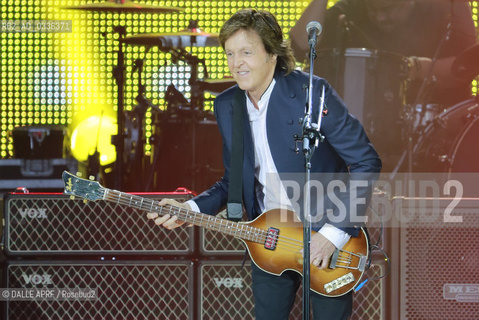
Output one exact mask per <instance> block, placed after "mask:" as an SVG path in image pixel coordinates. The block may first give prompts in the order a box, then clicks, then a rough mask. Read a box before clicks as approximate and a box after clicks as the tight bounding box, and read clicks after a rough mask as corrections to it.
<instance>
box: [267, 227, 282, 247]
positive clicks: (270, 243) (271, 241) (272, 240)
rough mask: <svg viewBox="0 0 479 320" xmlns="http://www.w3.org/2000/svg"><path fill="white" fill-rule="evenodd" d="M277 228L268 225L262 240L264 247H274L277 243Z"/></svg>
mask: <svg viewBox="0 0 479 320" xmlns="http://www.w3.org/2000/svg"><path fill="white" fill-rule="evenodd" d="M278 236H279V229H276V228H273V227H270V228H269V229H268V232H267V233H266V240H265V241H264V247H265V248H266V249H268V250H274V249H276V245H277V243H278Z"/></svg>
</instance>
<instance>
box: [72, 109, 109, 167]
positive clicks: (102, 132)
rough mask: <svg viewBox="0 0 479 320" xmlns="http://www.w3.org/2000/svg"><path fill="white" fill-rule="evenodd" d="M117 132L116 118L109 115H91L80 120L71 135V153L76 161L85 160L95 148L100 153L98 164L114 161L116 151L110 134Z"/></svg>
mask: <svg viewBox="0 0 479 320" xmlns="http://www.w3.org/2000/svg"><path fill="white" fill-rule="evenodd" d="M115 134H117V125H116V119H115V118H113V117H111V116H103V117H101V116H91V117H89V118H87V119H85V120H83V121H81V122H80V123H79V124H78V125H77V126H76V127H75V129H74V130H73V132H72V135H71V150H72V154H73V156H74V157H75V159H77V160H78V161H86V160H87V159H88V156H89V155H93V153H94V152H95V150H98V152H99V153H100V164H101V165H102V166H104V165H108V164H110V163H112V162H114V161H115V159H116V151H115V147H114V146H113V145H112V144H111V136H112V135H115Z"/></svg>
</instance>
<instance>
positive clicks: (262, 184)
mask: <svg viewBox="0 0 479 320" xmlns="http://www.w3.org/2000/svg"><path fill="white" fill-rule="evenodd" d="M275 83H276V81H275V80H274V79H273V81H272V82H271V84H270V85H269V87H268V89H266V91H265V92H264V93H263V95H262V96H261V99H260V100H259V101H258V103H257V105H258V109H256V108H255V106H254V104H253V102H252V101H251V100H250V98H249V97H248V94H247V93H246V92H245V94H246V106H247V110H248V117H249V122H250V126H251V134H252V137H253V141H254V143H253V145H254V160H255V161H254V162H255V178H256V185H255V192H256V197H257V199H258V201H259V206H260V209H261V212H266V211H269V210H271V209H279V208H286V209H290V208H292V205H291V203H290V201H289V199H288V197H287V194H286V190H285V189H284V187H283V184H282V183H281V179H280V177H279V174H278V170H277V169H276V166H275V164H274V161H273V157H272V155H271V150H270V148H269V144H268V137H267V132H266V114H267V112H268V104H269V100H270V97H271V93H272V92H273V88H274V85H275ZM291 139H292V137H291ZM187 203H188V204H189V205H190V207H191V209H192V210H194V211H199V208H198V206H197V205H196V203H195V202H194V201H192V200H189V201H187ZM318 232H319V233H321V234H322V235H323V236H324V237H325V238H326V239H328V240H329V241H331V242H332V243H333V244H334V245H335V246H336V248H338V249H341V248H342V247H343V246H344V245H345V244H346V243H347V242H348V240H349V239H350V235H349V234H347V233H346V232H344V231H342V230H341V229H338V228H336V227H335V226H333V225H331V224H328V223H326V224H325V225H324V226H323V227H321V229H320V230H319V231H318Z"/></svg>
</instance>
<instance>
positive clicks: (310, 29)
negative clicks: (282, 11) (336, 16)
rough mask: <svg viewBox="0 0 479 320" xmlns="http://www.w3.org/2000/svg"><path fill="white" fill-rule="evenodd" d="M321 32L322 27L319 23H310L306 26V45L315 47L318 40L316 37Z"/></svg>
mask: <svg viewBox="0 0 479 320" xmlns="http://www.w3.org/2000/svg"><path fill="white" fill-rule="evenodd" d="M321 31H323V27H321V23H319V22H318V21H310V22H308V24H307V25H306V32H307V33H308V44H309V46H310V47H315V46H316V40H318V36H319V35H320V34H321Z"/></svg>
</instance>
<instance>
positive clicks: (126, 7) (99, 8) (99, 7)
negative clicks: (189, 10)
mask: <svg viewBox="0 0 479 320" xmlns="http://www.w3.org/2000/svg"><path fill="white" fill-rule="evenodd" d="M63 9H69V10H83V11H95V12H114V13H168V12H178V11H183V10H184V9H182V8H176V7H161V6H152V5H146V4H139V3H134V2H131V1H128V0H115V1H105V2H99V3H87V4H82V5H78V6H68V7H63Z"/></svg>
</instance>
